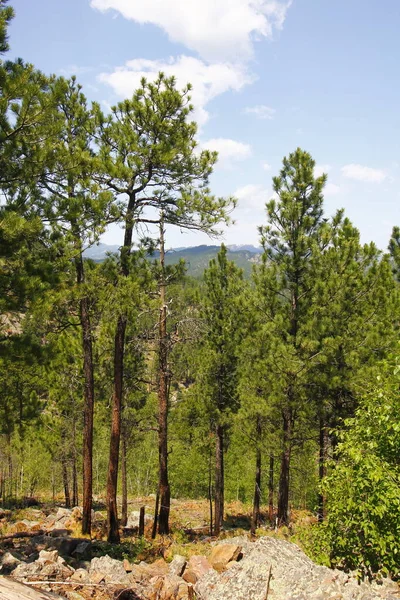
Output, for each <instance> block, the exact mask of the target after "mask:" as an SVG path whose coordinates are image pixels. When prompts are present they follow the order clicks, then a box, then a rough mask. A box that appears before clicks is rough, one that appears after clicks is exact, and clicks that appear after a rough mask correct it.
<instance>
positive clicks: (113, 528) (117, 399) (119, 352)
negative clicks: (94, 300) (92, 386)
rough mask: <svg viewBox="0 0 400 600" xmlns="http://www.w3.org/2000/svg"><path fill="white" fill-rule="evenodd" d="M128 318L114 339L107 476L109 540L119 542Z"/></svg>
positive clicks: (122, 323) (120, 326) (121, 318)
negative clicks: (120, 464)
mask: <svg viewBox="0 0 400 600" xmlns="http://www.w3.org/2000/svg"><path fill="white" fill-rule="evenodd" d="M125 331H126V318H125V317H123V316H120V317H119V318H118V323H117V331H116V334H115V340H114V394H113V400H112V416H111V439H110V457H109V461H108V478H107V540H108V541H109V542H112V543H117V544H118V543H119V542H120V537H119V529H118V511H117V485H118V462H119V443H120V439H121V410H122V385H123V369H124V349H125Z"/></svg>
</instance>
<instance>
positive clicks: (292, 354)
mask: <svg viewBox="0 0 400 600" xmlns="http://www.w3.org/2000/svg"><path fill="white" fill-rule="evenodd" d="M314 166H315V162H314V160H313V159H312V158H311V156H310V154H308V153H307V152H305V151H303V150H301V149H300V148H298V149H297V150H296V151H295V152H293V153H292V154H290V155H289V156H288V157H287V158H284V159H283V167H282V169H281V171H280V174H279V176H277V177H274V178H273V189H274V192H275V194H276V196H277V199H276V200H275V199H274V200H271V201H270V202H269V203H268V204H267V217H268V225H266V226H263V227H260V233H261V240H262V245H263V248H264V254H263V263H262V266H261V267H260V269H259V272H258V275H257V280H258V291H259V293H260V294H261V296H262V298H263V311H264V313H265V315H266V318H267V319H268V320H270V332H269V335H270V342H269V346H270V353H271V356H272V357H273V360H274V363H275V371H276V372H277V374H278V377H279V382H280V389H281V392H280V394H281V398H280V413H281V419H282V452H281V467H280V480H279V498H278V515H277V517H278V522H279V523H287V522H288V509H289V474H290V459H291V452H292V444H293V435H294V428H295V424H296V420H297V419H298V418H299V412H300V411H301V410H302V409H303V408H306V407H307V406H306V402H305V397H304V376H305V373H306V370H307V368H309V365H310V364H311V363H310V361H312V359H313V356H314V355H315V354H316V352H317V350H316V346H315V341H314V340H313V339H312V338H313V334H312V332H310V331H309V328H308V324H309V321H310V318H311V315H312V311H313V309H314V306H313V299H314V297H313V289H314V287H315V282H314V272H313V263H314V262H315V261H316V260H318V256H319V254H320V251H321V244H322V243H323V238H324V236H325V235H326V232H327V229H328V225H327V223H326V219H324V217H323V187H324V185H325V182H326V176H325V175H323V176H321V177H317V178H314Z"/></svg>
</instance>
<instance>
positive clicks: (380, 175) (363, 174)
mask: <svg viewBox="0 0 400 600" xmlns="http://www.w3.org/2000/svg"><path fill="white" fill-rule="evenodd" d="M342 174H343V175H344V177H347V179H354V180H355V181H363V182H365V183H382V181H384V180H385V179H386V177H387V175H386V173H385V171H383V170H382V169H373V168H372V167H364V166H363V165H355V164H351V165H345V166H344V167H342Z"/></svg>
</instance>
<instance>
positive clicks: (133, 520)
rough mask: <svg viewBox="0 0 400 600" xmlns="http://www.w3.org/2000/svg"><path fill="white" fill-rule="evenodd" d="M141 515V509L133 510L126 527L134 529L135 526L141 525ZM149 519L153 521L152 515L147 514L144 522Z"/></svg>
mask: <svg viewBox="0 0 400 600" xmlns="http://www.w3.org/2000/svg"><path fill="white" fill-rule="evenodd" d="M139 517H140V511H138V510H133V511H132V512H131V513H130V514H129V516H128V521H127V523H126V529H134V528H135V527H139ZM149 521H152V517H150V516H149V515H146V514H145V515H144V522H145V523H148V522H149Z"/></svg>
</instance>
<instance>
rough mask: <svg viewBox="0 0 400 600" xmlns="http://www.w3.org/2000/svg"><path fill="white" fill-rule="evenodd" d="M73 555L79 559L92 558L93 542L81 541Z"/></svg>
mask: <svg viewBox="0 0 400 600" xmlns="http://www.w3.org/2000/svg"><path fill="white" fill-rule="evenodd" d="M72 555H73V556H74V557H75V558H76V559H77V560H90V559H91V558H92V543H91V542H85V541H84V542H81V543H80V544H78V545H77V547H76V548H75V550H74V551H73V552H72Z"/></svg>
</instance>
